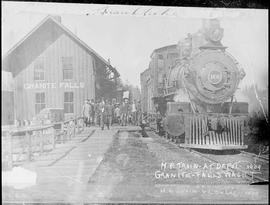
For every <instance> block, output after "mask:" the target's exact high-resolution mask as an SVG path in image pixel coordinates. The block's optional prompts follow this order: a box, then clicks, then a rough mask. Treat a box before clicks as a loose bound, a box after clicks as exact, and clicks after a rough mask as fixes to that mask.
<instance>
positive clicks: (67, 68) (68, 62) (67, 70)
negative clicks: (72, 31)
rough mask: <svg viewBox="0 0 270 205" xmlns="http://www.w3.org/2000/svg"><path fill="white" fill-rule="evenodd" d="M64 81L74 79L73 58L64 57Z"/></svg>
mask: <svg viewBox="0 0 270 205" xmlns="http://www.w3.org/2000/svg"><path fill="white" fill-rule="evenodd" d="M62 68H63V79H64V80H70V79H73V66H72V57H62Z"/></svg>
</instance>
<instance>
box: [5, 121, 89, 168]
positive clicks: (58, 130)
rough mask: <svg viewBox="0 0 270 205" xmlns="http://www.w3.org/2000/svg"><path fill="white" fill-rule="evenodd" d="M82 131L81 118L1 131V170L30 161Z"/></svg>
mask: <svg viewBox="0 0 270 205" xmlns="http://www.w3.org/2000/svg"><path fill="white" fill-rule="evenodd" d="M83 129H84V123H83V119H82V118H81V117H79V118H75V119H70V120H67V121H64V122H57V123H54V124H51V125H43V126H38V127H27V128H21V129H13V130H11V129H10V130H2V170H3V169H4V170H10V169H12V166H13V165H14V163H19V162H23V161H32V160H34V159H35V156H38V155H42V154H43V153H45V152H48V151H52V150H54V149H55V148H56V144H62V143H66V142H68V141H70V140H71V139H73V138H74V137H76V134H77V133H80V132H81V131H83Z"/></svg>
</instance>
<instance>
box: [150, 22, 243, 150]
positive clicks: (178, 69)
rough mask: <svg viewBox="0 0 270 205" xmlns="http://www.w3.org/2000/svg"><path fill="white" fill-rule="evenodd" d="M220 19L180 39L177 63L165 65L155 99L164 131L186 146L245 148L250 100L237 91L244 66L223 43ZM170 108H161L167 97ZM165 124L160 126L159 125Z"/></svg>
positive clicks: (167, 106) (169, 136)
mask: <svg viewBox="0 0 270 205" xmlns="http://www.w3.org/2000/svg"><path fill="white" fill-rule="evenodd" d="M222 37H223V29H222V28H221V27H220V24H219V21H218V20H217V19H212V20H208V21H205V23H204V26H203V28H202V29H201V30H200V31H199V32H197V33H196V34H193V35H191V34H189V35H188V37H187V38H186V39H184V40H183V41H180V42H179V43H178V51H179V57H178V58H177V59H176V65H175V66H173V67H171V68H169V69H167V70H166V69H164V72H165V75H163V76H166V79H165V80H164V84H163V87H162V94H161V95H159V97H158V98H156V100H155V102H154V103H155V105H156V108H157V109H156V111H157V112H158V113H159V114H161V115H163V114H162V113H164V115H163V116H162V123H160V125H162V126H161V127H163V130H164V132H165V136H166V137H167V138H168V139H171V140H172V141H174V142H176V143H178V144H180V146H182V147H188V148H201V149H215V150H224V149H245V148H247V146H246V145H245V143H244V127H245V119H246V117H247V114H248V104H247V103H246V102H237V99H236V97H235V92H236V90H237V89H238V86H239V83H240V81H241V80H242V79H243V78H244V76H245V72H244V70H243V69H242V68H241V67H240V65H239V63H238V62H237V61H236V60H235V59H234V57H233V56H231V55H230V54H229V53H228V52H226V47H224V46H223V45H222V43H221V40H222ZM164 102H165V103H166V106H165V107H166V110H161V107H164V106H162V103H163V104H164ZM159 128H160V126H159Z"/></svg>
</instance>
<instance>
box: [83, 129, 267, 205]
mask: <svg viewBox="0 0 270 205" xmlns="http://www.w3.org/2000/svg"><path fill="white" fill-rule="evenodd" d="M179 161H183V162H185V163H187V164H188V163H190V164H192V163H198V164H203V163H206V162H205V161H204V160H203V159H200V158H196V157H194V156H193V157H190V156H189V154H187V152H184V151H181V150H180V149H177V148H175V147H173V146H171V145H170V144H169V143H166V142H164V141H162V140H161V141H160V139H158V138H157V139H155V138H152V137H149V138H142V137H141V135H140V134H139V133H127V132H121V133H120V134H119V135H118V136H116V137H115V139H114V141H113V143H112V146H111V147H110V149H109V150H108V152H107V153H106V154H105V157H104V159H103V161H102V162H101V164H100V166H99V167H98V169H97V170H96V172H95V173H94V175H92V177H91V178H90V179H89V184H88V188H87V189H88V190H87V193H89V194H90V193H91V197H93V196H95V199H96V200H99V199H100V200H101V201H104V200H105V201H113V202H115V201H117V202H119V201H120V202H130V201H132V202H134V201H135V202H136V201H138V202H167V201H171V202H178V201H179V202H180V201H181V202H182V203H183V202H185V201H187V202H201V201H204V202H207V201H209V200H217V201H219V200H220V201H222V202H224V200H227V201H228V200H229V201H230V202H231V201H240V202H245V201H257V200H259V201H260V200H266V198H265V197H266V195H267V194H266V193H265V195H264V192H265V191H266V190H263V191H262V190H259V191H258V190H257V189H255V190H254V187H248V186H247V182H246V181H245V180H244V179H241V178H232V179H216V178H214V179H209V178H205V179H202V178H196V177H195V178H192V177H191V178H180V179H179V178H178V179H176V178H162V177H161V178H158V177H157V176H156V175H155V172H156V171H157V170H161V163H162V162H179ZM170 171H171V172H173V171H174V169H172V170H170ZM250 188H252V189H251V190H250ZM254 193H255V194H254ZM89 197H90V195H89Z"/></svg>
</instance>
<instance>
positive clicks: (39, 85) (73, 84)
mask: <svg viewBox="0 0 270 205" xmlns="http://www.w3.org/2000/svg"><path fill="white" fill-rule="evenodd" d="M23 87H24V89H59V88H64V89H79V88H84V87H85V83H84V82H59V83H45V82H44V83H24V85H23Z"/></svg>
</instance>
